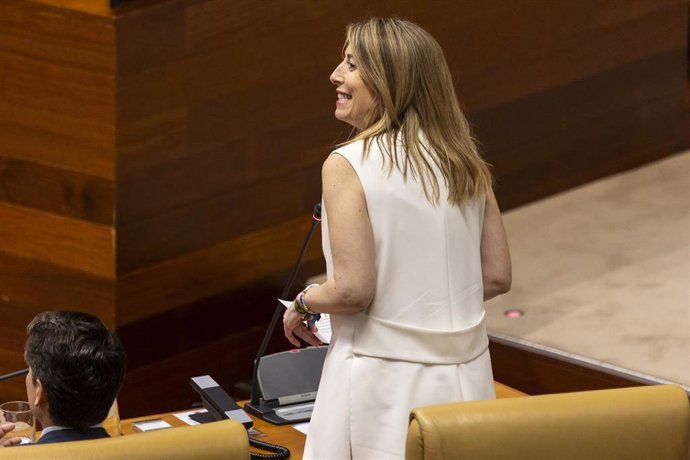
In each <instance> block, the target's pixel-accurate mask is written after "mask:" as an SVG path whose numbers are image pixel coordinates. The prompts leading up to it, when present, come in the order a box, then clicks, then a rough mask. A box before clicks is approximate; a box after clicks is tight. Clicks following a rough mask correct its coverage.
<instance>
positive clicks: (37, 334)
mask: <svg viewBox="0 0 690 460" xmlns="http://www.w3.org/2000/svg"><path fill="white" fill-rule="evenodd" d="M27 333H28V338H27V340H26V348H25V350H24V359H25V360H26V363H27V364H28V365H29V367H30V368H31V373H32V375H33V380H34V383H36V380H40V381H41V383H42V384H43V388H44V390H45V393H46V397H47V400H48V409H49V411H50V417H51V419H52V420H53V422H54V423H55V424H56V425H60V426H66V427H70V428H76V429H85V428H88V427H89V426H91V425H95V424H97V423H101V422H102V421H103V420H104V419H105V418H106V417H107V416H108V411H109V410H110V406H111V405H112V404H113V401H114V400H115V397H116V396H117V393H118V392H119V391H120V387H121V386H122V381H123V380H124V377H125V351H124V349H123V348H122V344H121V343H120V341H119V340H118V338H117V337H116V336H115V335H114V334H113V333H112V332H110V331H109V330H108V329H106V327H105V326H104V325H103V323H101V321H100V320H99V319H98V318H96V317H95V316H92V315H89V314H87V313H81V312H72V311H48V312H44V313H41V314H39V315H37V316H36V317H35V318H34V319H33V320H32V321H31V323H29V326H28V327H27Z"/></svg>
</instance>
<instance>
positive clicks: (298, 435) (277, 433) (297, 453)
mask: <svg viewBox="0 0 690 460" xmlns="http://www.w3.org/2000/svg"><path fill="white" fill-rule="evenodd" d="M240 404H241V405H243V404H244V403H240ZM189 410H193V409H186V410H180V411H175V412H168V413H166V414H157V415H147V416H144V417H136V418H130V419H126V420H122V421H121V422H120V425H121V431H122V434H123V435H130V434H138V433H137V432H136V431H134V430H133V429H132V424H133V423H134V422H137V421H140V420H149V419H155V418H161V419H163V420H165V421H166V422H168V423H169V424H170V425H172V426H173V427H182V426H188V425H187V424H186V423H184V422H183V421H182V420H180V419H178V418H177V417H175V416H174V415H173V413H181V412H187V411H189ZM250 417H251V418H252V420H253V421H254V429H255V430H257V431H259V432H261V433H262V435H261V436H257V437H256V439H258V440H259V441H264V442H269V443H271V444H277V445H279V446H283V447H287V448H288V449H290V460H301V459H302V455H303V454H304V441H305V439H306V436H304V434H303V433H302V432H300V431H297V430H296V429H294V428H292V427H291V426H290V425H273V424H271V423H268V422H264V421H263V420H261V419H258V418H256V417H254V416H252V415H250ZM254 450H256V449H254V448H252V451H254ZM256 452H259V453H264V454H266V453H269V452H266V451H262V450H256Z"/></svg>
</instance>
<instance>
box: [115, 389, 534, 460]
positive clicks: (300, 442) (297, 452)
mask: <svg viewBox="0 0 690 460" xmlns="http://www.w3.org/2000/svg"><path fill="white" fill-rule="evenodd" d="M494 385H495V388H496V398H515V397H520V396H526V395H525V393H522V392H520V391H518V390H515V389H513V388H510V387H508V386H506V385H503V384H502V383H498V382H495V384H494ZM240 404H241V405H244V402H241V403H240ZM189 410H191V409H189ZM177 412H186V411H184V410H182V411H177ZM250 417H251V418H252V420H253V421H254V429H256V430H257V431H259V432H261V433H262V434H263V435H262V436H260V437H257V439H259V440H260V441H265V442H269V443H271V444H277V445H279V446H284V447H287V448H288V449H290V459H291V460H301V459H302V456H303V454H304V442H305V440H306V436H305V435H304V434H303V433H302V432H300V431H297V430H296V429H294V428H292V427H291V426H290V425H273V424H271V423H268V422H264V421H263V420H261V419H258V418H256V417H254V416H252V415H250ZM155 418H162V419H163V420H165V421H166V422H168V423H169V424H171V425H172V426H173V427H180V426H187V425H186V424H185V423H184V422H183V421H182V420H180V419H178V418H177V417H175V416H174V415H173V413H172V412H169V413H167V414H158V415H148V416H145V417H137V418H131V419H127V420H122V422H121V427H122V434H123V435H129V434H136V432H135V431H134V430H133V429H132V424H133V423H134V422H137V421H139V420H147V419H155ZM252 450H255V449H253V448H252ZM257 452H262V453H266V452H264V451H257Z"/></svg>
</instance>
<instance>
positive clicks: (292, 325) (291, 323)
mask: <svg viewBox="0 0 690 460" xmlns="http://www.w3.org/2000/svg"><path fill="white" fill-rule="evenodd" d="M283 329H284V330H285V337H287V339H288V340H289V341H290V343H291V344H293V345H294V346H296V347H297V348H299V347H301V346H302V344H301V343H300V341H299V340H298V339H297V337H299V338H300V339H302V340H304V341H305V342H307V343H308V344H309V345H312V346H315V347H318V346H319V345H323V344H322V343H321V341H320V340H319V339H318V338H317V337H316V336H315V335H314V332H316V330H317V329H316V326H307V325H305V324H304V321H303V320H302V315H301V314H299V313H298V312H297V310H295V305H294V303H293V304H292V305H290V308H288V309H287V310H285V313H284V314H283Z"/></svg>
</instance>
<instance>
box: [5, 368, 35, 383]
mask: <svg viewBox="0 0 690 460" xmlns="http://www.w3.org/2000/svg"><path fill="white" fill-rule="evenodd" d="M28 373H29V368H28V367H27V368H26V369H21V370H19V371H14V372H10V373H9V374H5V375H0V382H3V381H5V380H10V379H13V378H15V377H20V376H22V375H26V374H28Z"/></svg>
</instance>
